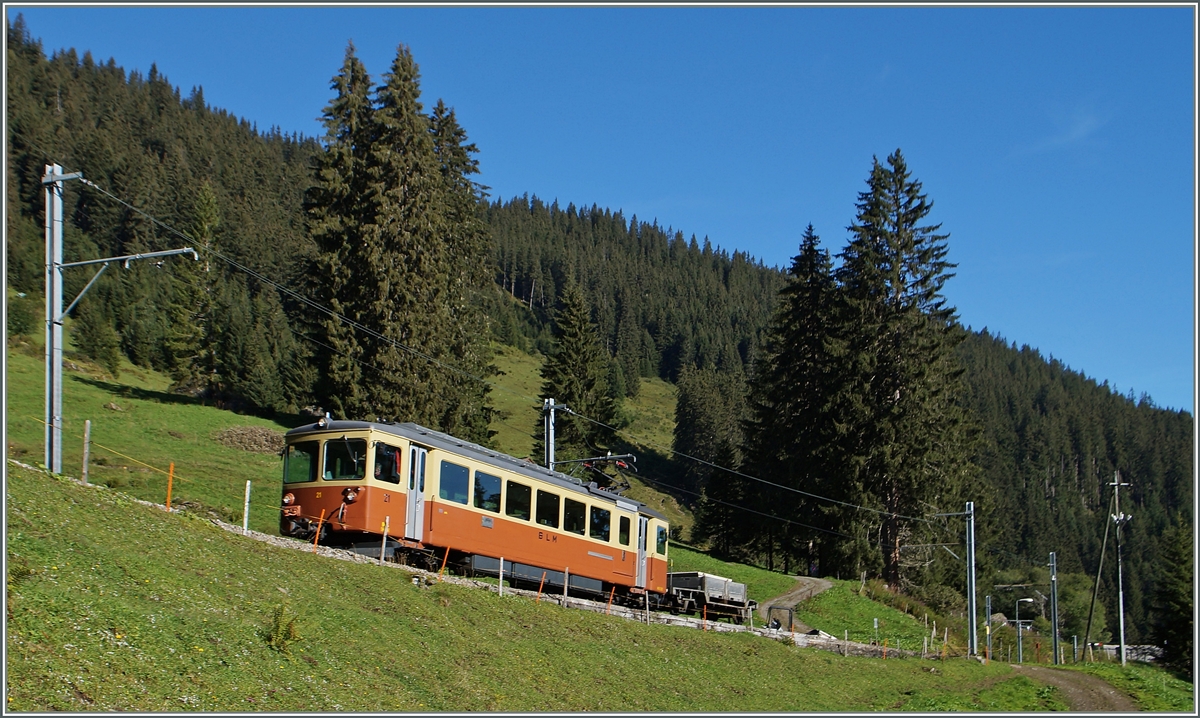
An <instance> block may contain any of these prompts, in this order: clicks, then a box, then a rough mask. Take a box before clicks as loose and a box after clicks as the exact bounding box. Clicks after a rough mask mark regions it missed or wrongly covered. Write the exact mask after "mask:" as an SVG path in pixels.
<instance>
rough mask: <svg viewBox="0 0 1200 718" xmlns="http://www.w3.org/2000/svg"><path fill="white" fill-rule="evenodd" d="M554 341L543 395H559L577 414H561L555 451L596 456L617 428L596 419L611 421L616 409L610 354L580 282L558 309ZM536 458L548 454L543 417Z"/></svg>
mask: <svg viewBox="0 0 1200 718" xmlns="http://www.w3.org/2000/svg"><path fill="white" fill-rule="evenodd" d="M554 325H555V326H554V344H553V349H552V350H551V353H550V355H549V356H548V357H546V361H545V363H543V364H542V380H543V381H542V397H543V398H553V399H554V401H555V403H556V404H560V405H566V406H567V407H568V408H570V409H571V411H573V412H575V414H581V415H582V416H584V417H587V418H588V419H591V420H592V421H588V420H587V419H583V418H580V417H578V416H574V415H572V414H570V413H567V412H559V413H557V414H556V415H555V443H554V454H555V457H556V458H558V459H579V458H586V457H588V456H595V455H597V454H598V453H599V451H600V448H601V447H602V446H604V445H606V444H607V442H608V441H609V440H610V439H611V432H610V431H608V430H607V429H605V428H604V427H603V426H599V425H597V424H596V423H594V422H602V423H604V424H610V423H611V422H612V420H613V413H614V407H613V402H612V397H611V396H610V395H609V391H608V383H607V377H608V357H607V355H605V353H604V350H603V349H602V348H601V346H600V342H599V340H598V338H597V334H596V327H595V325H594V324H593V323H592V321H591V317H590V315H589V312H588V304H587V300H586V299H585V298H584V296H583V290H581V289H580V288H579V285H577V284H574V283H570V284H568V285H567V286H566V287H565V288H564V289H563V295H562V299H561V306H560V307H559V308H558V310H557V311H556V312H555V313H554ZM535 431H536V433H537V436H538V439H537V441H536V443H535V446H534V456H541V455H543V454H544V453H545V444H544V438H543V436H542V433H543V432H542V423H541V421H540V420H539V422H538V424H537V427H536V430H535Z"/></svg>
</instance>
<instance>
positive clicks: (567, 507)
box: [563, 499, 587, 536]
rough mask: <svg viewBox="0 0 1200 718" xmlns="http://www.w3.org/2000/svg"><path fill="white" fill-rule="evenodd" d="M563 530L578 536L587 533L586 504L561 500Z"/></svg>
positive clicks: (573, 500) (572, 500)
mask: <svg viewBox="0 0 1200 718" xmlns="http://www.w3.org/2000/svg"><path fill="white" fill-rule="evenodd" d="M563 530H564V531H570V532H571V533H573V534H579V535H580V536H582V535H583V534H584V532H585V531H587V504H584V503H581V502H579V501H576V500H575V499H563Z"/></svg>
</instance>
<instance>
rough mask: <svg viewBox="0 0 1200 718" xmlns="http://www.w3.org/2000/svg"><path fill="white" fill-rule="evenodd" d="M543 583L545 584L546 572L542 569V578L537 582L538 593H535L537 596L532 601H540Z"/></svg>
mask: <svg viewBox="0 0 1200 718" xmlns="http://www.w3.org/2000/svg"><path fill="white" fill-rule="evenodd" d="M545 585H546V572H545V571H542V580H541V581H540V582H538V595H537V598H536V599H535V600H534V603H541V602H542V586H545Z"/></svg>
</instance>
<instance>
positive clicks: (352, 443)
mask: <svg viewBox="0 0 1200 718" xmlns="http://www.w3.org/2000/svg"><path fill="white" fill-rule="evenodd" d="M366 475H367V440H366V439H330V440H329V441H326V442H325V480H326V481H354V480H356V479H361V478H363V477H364V476H366Z"/></svg>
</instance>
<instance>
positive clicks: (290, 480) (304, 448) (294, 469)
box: [283, 441, 317, 484]
mask: <svg viewBox="0 0 1200 718" xmlns="http://www.w3.org/2000/svg"><path fill="white" fill-rule="evenodd" d="M316 480H317V442H315V441H299V442H297V443H295V444H291V445H289V446H288V448H287V453H286V454H284V457H283V483H285V484H296V483H300V482H301V481H316Z"/></svg>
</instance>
